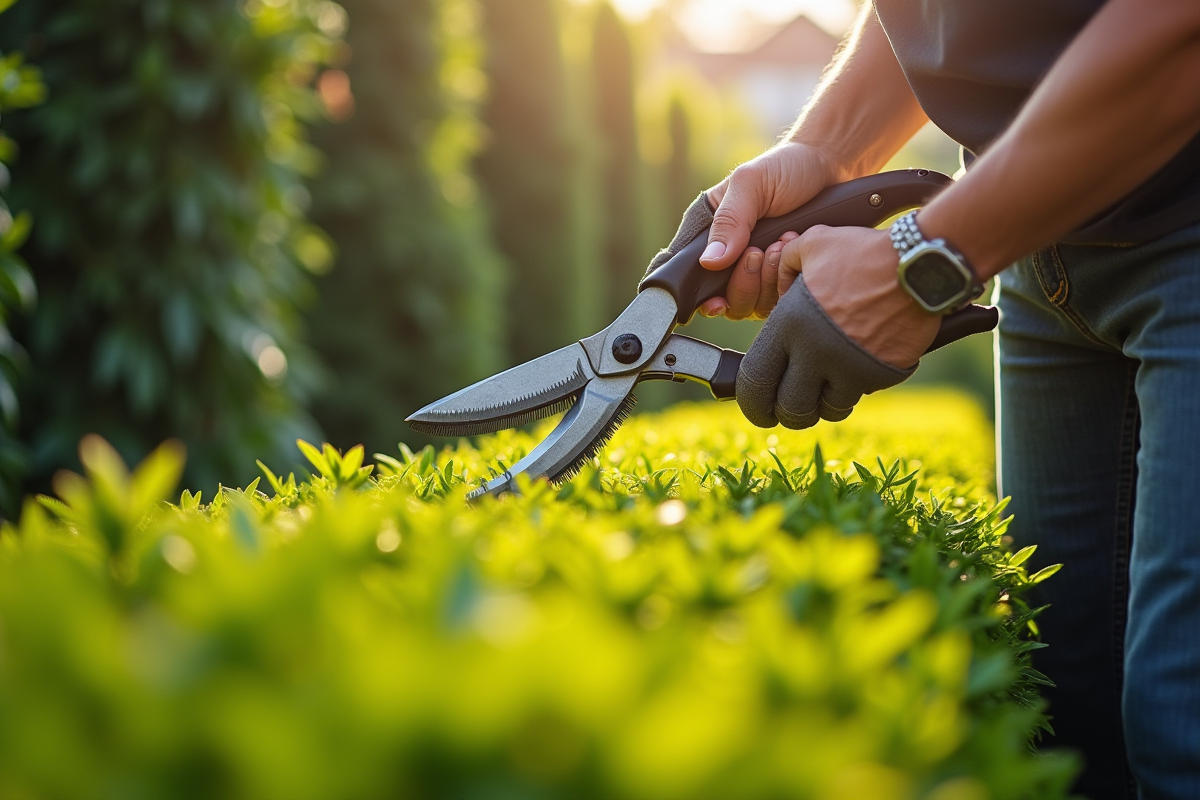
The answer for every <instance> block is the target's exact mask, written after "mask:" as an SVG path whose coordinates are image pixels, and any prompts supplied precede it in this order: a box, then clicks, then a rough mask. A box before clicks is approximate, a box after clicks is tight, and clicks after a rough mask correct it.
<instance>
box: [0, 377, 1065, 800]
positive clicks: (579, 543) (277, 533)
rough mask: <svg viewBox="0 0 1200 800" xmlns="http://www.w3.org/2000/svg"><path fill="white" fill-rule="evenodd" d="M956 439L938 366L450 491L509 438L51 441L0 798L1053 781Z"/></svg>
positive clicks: (651, 432) (32, 532) (646, 427)
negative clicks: (122, 444)
mask: <svg viewBox="0 0 1200 800" xmlns="http://www.w3.org/2000/svg"><path fill="white" fill-rule="evenodd" d="M897 423H903V424H902V425H899V424H897ZM989 439H990V431H989V425H988V424H987V422H986V420H984V419H983V418H982V417H981V416H980V414H979V412H978V411H977V410H975V409H974V407H973V406H972V405H971V404H970V403H968V402H966V401H963V400H962V399H960V398H957V397H953V396H946V395H938V394H928V393H926V394H915V395H903V394H896V393H893V396H892V397H884V398H869V399H868V400H867V401H865V402H864V403H863V406H862V408H860V409H859V411H856V413H855V415H854V417H852V418H851V419H850V420H849V421H847V422H846V423H843V424H840V425H838V426H834V427H828V426H825V425H824V424H822V426H819V427H818V428H817V429H816V431H815V432H814V433H808V434H790V433H785V434H781V433H777V432H770V431H759V430H756V429H752V428H750V427H749V426H748V425H747V424H746V423H745V422H744V421H741V420H740V418H739V417H737V411H736V409H734V408H731V407H729V406H724V407H718V406H716V405H714V404H706V405H704V406H693V407H684V408H681V409H679V410H676V411H671V412H668V413H665V414H662V415H646V416H640V417H635V418H634V419H633V420H631V421H630V422H629V423H628V424H627V426H626V427H625V429H623V431H622V432H621V433H619V434H618V436H617V437H616V438H615V439H614V441H613V442H612V443H611V444H610V446H609V447H608V448H607V449H606V450H605V451H604V452H603V454H602V456H601V458H600V459H599V460H597V461H596V462H595V463H594V464H592V465H591V466H589V467H587V468H585V469H584V471H583V472H582V473H581V474H580V475H579V476H578V477H577V478H576V479H575V480H574V481H572V482H571V483H569V484H566V485H564V486H562V487H553V486H549V485H546V484H526V485H525V486H524V493H523V494H522V495H521V496H519V497H513V496H509V497H507V498H503V499H500V500H498V501H485V502H480V503H477V504H475V505H472V506H467V505H465V504H464V500H463V498H464V494H465V492H466V490H467V489H468V488H469V486H470V485H471V484H473V483H474V482H475V481H477V480H478V479H480V478H482V477H485V476H486V475H487V467H488V465H489V464H493V463H495V460H496V459H499V460H502V461H506V462H509V463H511V460H512V459H514V458H516V457H517V456H518V455H519V454H520V453H521V452H522V451H524V450H525V449H527V448H528V447H529V446H530V444H531V441H532V440H531V438H530V436H529V435H528V434H524V433H507V434H501V435H496V436H493V437H487V438H484V439H481V440H480V441H479V443H478V446H477V447H472V446H470V445H469V444H466V443H462V444H460V445H458V446H457V447H454V448H451V449H448V450H444V451H442V452H440V453H439V452H435V451H434V450H433V449H432V448H429V449H426V450H423V451H421V452H417V453H413V452H412V451H410V450H407V449H406V448H403V447H402V448H401V450H400V452H398V453H395V454H394V455H392V456H388V455H380V456H378V457H377V459H376V463H375V464H373V465H369V466H362V458H363V451H362V450H361V449H359V448H355V449H353V450H351V451H349V452H347V453H346V454H344V455H341V454H338V453H337V452H336V451H335V450H333V449H332V448H329V447H326V448H324V450H323V451H322V450H318V449H317V448H314V447H311V446H309V445H302V449H303V450H304V451H305V453H306V454H307V456H308V458H309V459H310V460H311V463H312V465H313V469H312V472H313V474H312V475H311V476H309V477H304V478H301V479H297V478H296V477H295V476H288V477H287V478H282V477H281V476H277V475H275V474H274V472H272V471H271V470H269V469H268V468H266V467H265V466H264V477H265V480H264V481H263V482H259V481H255V482H254V483H253V484H251V485H250V486H248V487H246V488H245V489H244V490H234V489H223V490H221V492H220V493H219V494H218V495H216V496H215V497H213V498H212V501H211V502H209V503H207V504H205V503H203V502H202V500H203V498H201V497H198V496H196V495H193V494H190V493H188V492H185V493H184V494H183V496H182V498H181V499H180V500H179V502H178V503H177V504H175V505H168V504H165V503H163V502H162V501H161V498H163V497H165V496H166V495H167V493H168V492H169V491H170V490H171V487H172V486H173V485H174V483H175V481H176V479H177V478H178V476H179V474H180V470H181V469H182V459H183V455H182V451H181V450H180V448H179V447H178V445H165V446H163V447H162V448H161V449H160V450H158V451H156V453H155V454H154V455H152V456H151V457H150V458H149V459H148V460H147V461H146V462H145V463H143V464H142V465H141V466H140V467H139V468H138V469H137V470H136V471H134V472H133V473H132V474H131V475H130V474H128V473H126V471H125V468H124V466H123V465H122V463H121V461H120V459H119V458H118V457H117V456H116V454H115V453H114V451H112V450H111V448H109V447H108V446H107V445H106V444H105V443H104V442H103V441H101V440H99V439H96V438H90V439H87V440H85V441H84V443H83V445H82V460H83V463H84V467H85V474H84V476H83V477H80V476H74V475H63V476H60V478H59V479H58V480H57V482H56V489H57V492H58V495H59V498H61V499H60V500H49V499H44V500H43V501H42V503H41V504H35V503H32V502H31V503H30V504H29V505H28V506H27V507H26V509H25V511H24V514H23V517H22V519H21V522H20V524H19V526H8V527H6V528H4V529H3V531H2V532H0V654H2V657H0V795H3V796H5V797H30V798H103V797H114V796H122V797H137V798H147V799H150V798H173V799H175V800H178V798H192V797H195V798H200V797H221V798H230V799H235V798H255V800H268V799H269V798H288V800H304V798H329V797H339V798H385V797H386V798H395V797H412V798H479V799H480V800H483V799H484V798H530V800H534V799H535V798H536V799H538V800H542V799H545V798H609V799H610V800H611V799H613V798H631V799H633V798H646V799H647V800H649V798H654V799H655V800H661V799H664V798H712V797H720V798H764V799H765V798H780V797H794V798H822V799H827V800H835V798H867V797H869V798H872V799H873V800H911V799H915V798H925V799H926V800H983V799H985V798H991V800H1009V799H1010V798H1011V799H1012V800H1015V799H1016V798H1060V797H1064V796H1065V791H1066V790H1065V787H1066V785H1067V783H1069V781H1070V779H1071V777H1072V775H1073V773H1074V770H1075V762H1074V761H1073V759H1071V758H1069V757H1066V756H1060V755H1054V754H1052V753H1039V752H1037V751H1036V750H1035V749H1034V747H1035V743H1036V740H1037V737H1038V735H1039V732H1040V731H1041V730H1043V729H1044V728H1045V727H1046V721H1045V717H1044V715H1043V712H1042V707H1041V703H1040V701H1039V700H1038V698H1037V692H1036V689H1037V687H1038V685H1039V684H1041V683H1043V682H1044V680H1045V679H1044V678H1043V677H1042V676H1040V675H1039V674H1038V673H1036V672H1034V671H1033V670H1032V669H1031V668H1030V667H1029V663H1028V652H1029V651H1030V650H1031V649H1033V648H1036V647H1037V646H1038V644H1037V643H1036V640H1035V639H1034V638H1032V633H1033V631H1034V630H1035V625H1034V623H1033V620H1032V617H1033V616H1034V614H1035V611H1034V610H1031V609H1029V608H1027V606H1026V604H1025V602H1024V601H1023V599H1022V596H1023V594H1024V592H1025V591H1026V590H1027V589H1028V588H1029V587H1030V586H1031V585H1032V584H1033V583H1036V582H1038V581H1040V580H1042V579H1044V578H1045V577H1047V576H1048V574H1049V572H1050V571H1044V572H1042V573H1039V574H1037V575H1028V574H1027V573H1026V571H1025V569H1024V568H1023V566H1022V563H1023V560H1024V559H1025V558H1027V557H1028V555H1029V552H1028V551H1022V552H1020V553H1012V552H1010V551H1009V550H1008V549H1007V547H1006V545H1005V544H1004V536H1003V531H1004V526H1005V523H1004V522H1002V521H1000V518H999V517H1000V506H998V505H996V504H995V503H994V502H992V501H991V499H990V498H989V496H988V488H987V485H986V482H985V481H986V475H987V473H988V470H989V468H990V467H989V464H988V456H987V452H988V450H989V446H990V441H989ZM818 440H819V441H820V442H822V443H823V449H821V448H817V449H815V450H814V444H815V442H816V441H818ZM899 452H906V453H907V454H909V456H910V459H909V460H908V461H907V462H905V461H900V460H897V461H888V460H887V458H886V456H888V454H895V453H899ZM876 454H884V455H885V458H884V459H882V460H878V461H877V460H876V458H875V456H876ZM831 457H836V459H835V458H831ZM917 459H919V460H920V461H921V462H922V463H921V464H920V465H919V466H918V464H917ZM859 461H861V462H862V463H858V462H859Z"/></svg>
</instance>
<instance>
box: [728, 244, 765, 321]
mask: <svg viewBox="0 0 1200 800" xmlns="http://www.w3.org/2000/svg"><path fill="white" fill-rule="evenodd" d="M762 265H763V251H762V250H759V249H758V248H757V247H747V248H746V250H745V252H743V253H742V257H741V258H739V259H738V263H737V266H735V267H734V268H733V273H732V274H730V276H729V285H728V286H726V287H725V300H726V302H727V303H729V308H728V309H726V311H725V316H726V317H728V318H729V319H745V318H746V317H748V316H750V315H751V314H752V313H754V307H755V305H756V304H757V303H758V294H759V282H760V279H761V275H762Z"/></svg>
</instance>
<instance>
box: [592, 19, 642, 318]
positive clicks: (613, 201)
mask: <svg viewBox="0 0 1200 800" xmlns="http://www.w3.org/2000/svg"><path fill="white" fill-rule="evenodd" d="M594 25H595V27H594V29H593V37H592V76H593V91H594V97H595V127H596V131H597V133H598V135H599V139H600V146H601V153H600V158H601V164H600V188H601V191H602V193H603V209H602V211H603V214H602V217H603V220H604V227H603V234H602V237H603V238H602V248H601V249H602V253H603V268H604V276H605V281H604V282H605V285H606V288H607V292H606V294H607V306H608V310H609V313H610V314H617V313H620V311H621V310H622V309H623V308H624V307H625V306H626V305H627V304H628V303H629V301H630V300H631V299H632V298H633V295H634V292H635V291H636V287H637V282H638V279H639V278H640V277H641V275H642V271H643V270H644V269H645V266H646V261H647V260H649V257H648V255H647V254H646V253H645V252H643V250H644V248H643V246H642V227H643V226H642V224H641V221H642V216H641V213H640V208H639V191H638V181H639V177H640V175H639V173H640V162H639V158H638V148H637V127H636V123H635V116H634V98H633V51H632V47H631V46H630V42H629V33H628V31H627V30H626V28H625V25H624V23H622V22H621V20H620V18H619V17H618V16H617V12H616V11H614V10H613V7H612V6H611V5H610V4H609V3H608V2H603V3H601V4H600V6H599V7H598V8H597V11H596V17H595V23H594Z"/></svg>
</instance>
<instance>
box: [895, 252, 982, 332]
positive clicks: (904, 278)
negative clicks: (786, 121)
mask: <svg viewBox="0 0 1200 800" xmlns="http://www.w3.org/2000/svg"><path fill="white" fill-rule="evenodd" d="M930 253H937V254H938V255H941V256H942V257H943V258H945V259H946V261H948V262H949V263H950V264H951V265H952V266H953V267H954V270H955V272H957V273H958V274H959V275H960V276H961V277H962V279H963V286H962V290H961V291H959V292H957V293H956V294H955V295H954V296H953V297H950V298H949V299H947V300H946V301H944V302H942V303H939V304H937V305H930V304H929V303H928V302H926V300H925V299H924V298H923V297H921V296H920V295H919V294H918V293H917V291H916V290H915V289H914V288H913V287H912V285H911V284H910V283H909V282H908V268H909V267H910V266H912V264H913V263H915V262H916V261H917V259H919V258H921V257H922V256H926V255H929V254H930ZM898 278H899V281H900V286H901V287H902V288H903V289H904V291H905V292H906V293H907V294H908V296H909V297H911V298H912V299H913V300H915V301H916V302H917V304H918V305H919V306H921V308H923V309H925V310H926V311H928V312H929V313H930V314H945V313H948V312H951V311H955V310H956V309H958V308H959V307H960V306H961V305H963V304H964V303H965V302H968V301H970V300H973V299H974V298H975V297H976V296H977V294H978V293H977V292H975V287H976V286H977V284H978V280H977V279H976V278H975V273H974V272H973V271H972V270H971V268H970V267H969V266H967V264H966V263H965V262H964V261H963V258H962V256H960V255H959V254H958V253H956V252H954V250H952V249H951V248H950V247H949V246H948V245H947V244H946V243H945V241H943V240H942V239H933V240H926V241H923V242H920V243H918V244H916V245H914V246H913V247H911V248H909V250H908V251H907V252H905V253H904V254H903V255H902V256H900V266H899V269H898Z"/></svg>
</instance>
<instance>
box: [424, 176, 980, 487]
mask: <svg viewBox="0 0 1200 800" xmlns="http://www.w3.org/2000/svg"><path fill="white" fill-rule="evenodd" d="M950 183H951V179H950V178H949V177H947V176H945V175H942V174H941V173H937V172H932V171H930V170H924V169H908V170H897V171H893V172H884V173H880V174H878V175H869V176H866V177H863V178H857V179H855V180H852V181H848V182H846V183H840V184H837V185H835V186H831V187H829V188H827V189H825V190H824V191H822V192H821V193H820V194H818V195H817V196H815V197H814V198H813V199H812V200H810V201H809V202H807V203H805V204H804V205H802V206H800V207H799V208H797V209H795V210H794V211H792V212H791V213H788V214H784V215H783V216H779V217H772V218H769V219H763V220H761V221H759V223H758V224H757V225H756V226H755V227H754V230H753V232H752V234H751V237H750V243H751V244H752V245H754V246H756V247H759V248H763V249H765V248H766V247H768V246H769V245H771V244H772V243H774V242H775V241H777V240H778V239H779V238H780V236H781V235H782V234H784V233H786V232H787V231H795V232H796V233H803V232H804V231H805V230H807V229H808V228H810V227H812V226H813V225H830V226H846V225H852V226H860V227H875V226H876V225H879V224H880V223H882V222H884V221H885V220H887V219H889V218H891V217H893V216H895V215H897V214H900V213H902V212H905V211H909V210H911V209H914V208H919V207H920V206H922V205H924V204H925V203H926V202H927V201H928V200H930V199H931V198H932V197H933V196H934V195H935V194H937V193H938V192H939V191H940V190H941V189H943V188H945V187H946V186H947V185H949V184H950ZM707 243H708V231H707V230H705V231H704V232H702V233H701V234H700V235H698V236H697V237H696V238H695V239H693V240H692V242H691V243H690V244H688V245H687V246H685V247H684V248H683V249H682V250H680V251H679V252H678V253H677V254H676V255H675V256H674V257H672V258H671V259H670V260H669V261H667V262H666V263H664V264H662V265H661V266H660V267H659V268H658V269H657V270H655V271H654V272H652V273H650V274H649V275H648V276H646V277H645V278H644V279H643V280H642V282H641V283H640V284H639V285H638V292H637V296H636V297H634V299H633V302H631V303H630V304H629V305H628V306H627V307H626V308H625V310H624V311H623V312H621V314H620V315H619V316H618V317H617V318H616V320H614V321H613V323H612V324H611V325H609V326H608V327H606V328H604V330H602V331H600V332H599V333H596V334H594V335H592V336H589V337H587V338H585V339H580V340H579V341H577V342H573V343H572V344H569V345H567V346H566V347H563V348H561V349H559V350H555V351H554V352H552V353H548V354H547V355H544V356H541V357H539V358H535V359H533V360H532V361H527V362H526V363H524V364H521V365H519V366H516V367H513V368H512V369H509V370H505V371H504V372H501V373H498V374H496V375H493V376H492V377H490V378H485V379H484V380H481V381H479V382H478V383H475V384H473V385H471V386H468V387H467V388H465V389H462V390H460V391H458V392H455V393H454V394H452V395H449V396H448V397H443V398H442V399H441V400H438V401H436V402H433V403H430V404H429V405H427V406H425V407H424V408H422V409H421V410H420V411H417V412H415V413H414V414H412V415H411V416H409V417H408V419H407V422H408V423H409V425H411V426H412V428H413V429H414V430H416V431H419V432H422V433H429V434H435V435H441V436H470V435H474V434H481V433H491V432H494V431H499V430H504V429H506V428H514V427H517V426H519V425H522V424H524V423H526V422H530V421H533V420H536V419H541V418H543V417H547V416H550V415H552V414H557V413H559V412H562V411H566V412H567V413H566V414H565V415H564V416H563V418H562V419H561V420H560V421H559V423H558V425H557V426H556V427H555V428H554V430H552V431H551V432H550V433H549V435H547V436H546V438H545V439H543V440H542V441H541V442H540V443H539V444H538V445H537V446H536V447H534V448H533V450H531V451H530V452H529V454H528V455H526V456H525V457H524V458H522V459H520V460H519V461H518V462H517V463H516V464H514V465H513V466H512V467H510V468H509V469H507V470H505V471H504V472H503V473H501V474H499V475H496V476H495V477H493V478H492V479H491V480H489V481H487V482H485V483H484V484H483V485H482V486H480V487H479V488H477V489H475V490H474V491H473V492H471V494H470V495H468V497H469V498H470V499H474V498H477V497H481V496H483V495H499V494H502V493H504V492H506V491H512V490H513V489H514V481H515V478H516V476H518V475H528V476H529V477H530V478H541V477H546V478H549V479H550V480H551V481H554V482H559V481H564V480H567V479H569V478H570V477H572V476H573V475H574V474H575V473H576V472H578V471H579V469H580V467H582V466H583V464H585V463H586V462H587V461H588V460H590V459H591V458H592V457H593V456H594V455H596V453H597V452H599V450H600V449H601V448H602V447H603V446H604V445H605V443H606V442H607V441H608V440H609V438H611V436H612V434H613V433H614V432H615V431H616V429H617V427H618V426H619V425H620V424H621V422H622V421H623V420H624V419H625V418H626V417H627V416H628V415H629V412H630V410H631V409H632V407H633V404H634V402H635V400H636V398H635V397H634V394H633V390H634V387H636V386H637V385H638V384H639V383H640V382H642V381H648V380H670V381H678V382H682V381H685V380H691V381H698V382H700V383H703V384H706V385H707V386H708V387H709V389H710V390H711V391H712V394H713V397H715V398H716V399H718V400H730V399H733V397H734V394H735V385H736V380H737V374H738V367H739V365H740V364H741V361H742V356H743V353H740V352H737V351H736V350H726V349H724V348H721V347H718V346H717V345H714V344H710V343H708V342H705V341H701V340H699V339H695V338H692V337H690V336H684V335H682V334H678V333H675V332H674V331H675V327H676V326H677V325H686V324H687V323H688V321H689V320H691V318H692V315H693V314H694V313H695V311H696V308H697V307H699V306H700V305H701V304H702V303H704V301H705V300H708V299H709V298H712V297H718V296H721V295H723V294H724V293H725V287H726V284H727V283H728V282H729V276H730V274H731V273H732V271H733V267H729V268H727V269H725V270H721V271H713V270H707V269H705V268H704V267H702V266H701V265H700V254H701V253H702V252H703V250H704V248H705V246H706V245H707ZM998 316H999V315H998V312H997V310H996V309H994V308H986V307H982V306H968V307H967V308H964V309H962V310H961V311H957V312H955V313H953V314H950V315H948V316H946V317H944V318H943V319H942V326H941V330H940V331H939V333H938V335H937V338H936V339H934V341H933V344H932V345H930V347H929V350H930V351H932V350H936V349H937V348H939V347H942V346H943V345H946V344H949V343H950V342H953V341H955V340H957V339H961V338H963V337H964V336H968V335H970V334H974V333H981V332H983V331H988V330H991V329H992V328H994V327H995V326H996V323H997V320H998Z"/></svg>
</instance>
